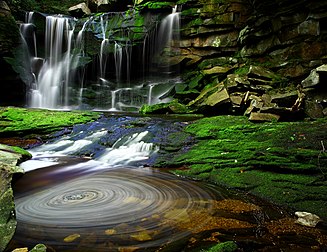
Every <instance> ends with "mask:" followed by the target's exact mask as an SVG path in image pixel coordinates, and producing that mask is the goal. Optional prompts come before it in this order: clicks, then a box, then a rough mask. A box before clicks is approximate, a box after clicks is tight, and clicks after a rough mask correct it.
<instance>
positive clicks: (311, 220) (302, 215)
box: [295, 212, 321, 227]
mask: <svg viewBox="0 0 327 252" xmlns="http://www.w3.org/2000/svg"><path fill="white" fill-rule="evenodd" d="M295 216H296V217H297V218H298V219H297V220H296V221H295V223H297V224H300V225H303V226H307V227H315V226H316V225H317V224H318V222H320V221H321V219H320V217H319V216H318V215H315V214H312V213H308V212H295Z"/></svg>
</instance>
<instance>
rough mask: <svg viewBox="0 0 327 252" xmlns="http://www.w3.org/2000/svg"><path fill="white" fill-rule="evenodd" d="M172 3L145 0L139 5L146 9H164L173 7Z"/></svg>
mask: <svg viewBox="0 0 327 252" xmlns="http://www.w3.org/2000/svg"><path fill="white" fill-rule="evenodd" d="M174 5H175V4H174V3H172V2H154V1H153V2H152V1H151V2H147V3H145V4H143V5H141V6H140V7H143V8H144V7H146V8H148V9H166V8H172V7H174Z"/></svg>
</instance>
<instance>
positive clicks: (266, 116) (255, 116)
mask: <svg viewBox="0 0 327 252" xmlns="http://www.w3.org/2000/svg"><path fill="white" fill-rule="evenodd" d="M279 118H280V116H279V115H275V114H270V113H257V112H252V113H251V114H250V117H249V120H250V121H252V122H267V121H268V122H271V121H278V120H279Z"/></svg>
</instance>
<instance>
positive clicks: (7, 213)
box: [0, 144, 31, 251]
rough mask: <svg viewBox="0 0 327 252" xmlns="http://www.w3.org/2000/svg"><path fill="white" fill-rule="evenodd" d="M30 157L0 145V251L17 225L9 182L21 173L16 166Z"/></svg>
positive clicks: (20, 150)
mask: <svg viewBox="0 0 327 252" xmlns="http://www.w3.org/2000/svg"><path fill="white" fill-rule="evenodd" d="M30 157H31V155H30V154H29V153H27V152H26V151H24V150H22V149H19V148H17V147H9V146H6V145H2V144H0V185H1V186H0V206H1V208H0V237H1V238H0V251H4V249H5V248H6V246H7V244H8V243H9V242H10V240H11V238H12V236H13V235H14V233H15V229H16V224H17V222H16V218H15V205H14V196H13V191H12V188H11V181H12V178H13V175H14V174H22V173H23V170H22V169H21V168H19V167H18V166H17V165H18V164H19V163H20V162H21V161H22V160H25V159H28V158H30Z"/></svg>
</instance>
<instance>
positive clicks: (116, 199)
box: [8, 115, 318, 251]
mask: <svg viewBox="0 0 327 252" xmlns="http://www.w3.org/2000/svg"><path fill="white" fill-rule="evenodd" d="M188 123H190V122H188V121H186V120H185V118H184V119H183V118H166V119H160V118H148V117H134V116H121V115H120V116H109V117H104V118H102V119H100V120H99V121H97V122H94V123H89V124H86V125H78V126H75V127H74V129H73V130H72V131H71V132H66V131H64V132H61V133H58V134H56V135H54V136H53V139H52V140H51V141H49V142H48V143H46V144H43V145H41V146H38V147H35V148H33V149H30V152H31V153H32V154H33V159H32V160H30V161H27V162H25V163H23V164H22V167H23V168H24V169H25V170H26V171H27V173H26V174H25V175H24V176H22V177H21V178H19V179H18V180H17V181H16V183H15V185H14V191H15V204H16V215H17V221H18V227H17V232H16V234H15V236H14V239H13V241H12V242H11V244H10V247H9V250H8V251H10V249H14V248H17V247H25V246H28V247H29V248H32V247H33V246H34V245H36V244H38V243H43V244H45V245H46V246H47V248H48V251H200V250H201V249H202V248H207V247H210V246H213V245H215V244H217V243H220V242H224V241H234V242H235V243H236V244H237V245H238V246H239V248H240V249H242V250H241V251H257V250H258V251H259V250H262V251H272V250H273V249H277V250H275V251H280V250H279V249H281V248H283V247H285V248H288V247H289V245H288V244H287V243H288V242H290V241H291V242H292V243H294V244H295V247H294V248H296V249H298V248H303V249H309V250H306V251H311V248H312V244H314V241H310V242H307V244H304V245H303V244H302V242H299V241H298V238H297V237H296V235H295V236H294V234H293V236H291V237H293V238H287V239H286V240H284V239H283V238H278V236H279V233H278V232H275V231H273V230H274V229H273V228H275V229H276V228H280V230H283V229H285V225H284V226H283V224H282V222H280V220H284V222H286V221H289V216H288V215H287V213H286V212H284V211H283V210H281V209H279V208H277V207H275V206H273V205H271V204H268V203H266V202H263V201H260V200H258V199H255V198H253V197H251V196H250V195H246V194H244V193H240V192H237V191H232V190H226V189H223V188H219V187H217V186H215V185H210V184H208V183H206V184H205V183H201V182H198V181H191V180H187V179H184V178H180V177H177V176H175V175H172V174H170V173H168V172H167V171H165V170H164V169H161V170H158V169H154V168H151V166H152V164H153V163H154V161H155V159H156V158H157V157H158V156H160V155H161V154H162V153H161V149H162V148H164V146H163V145H164V143H165V141H166V140H167V138H168V137H169V134H171V133H176V132H178V131H180V130H181V129H182V128H183V127H184V126H185V125H187V124H188ZM187 141H188V142H187V143H188V144H190V143H192V141H193V140H192V139H191V138H190V139H188V140H187ZM186 145H187V144H186ZM183 148H185V146H184V147H183ZM183 148H182V149H183ZM182 149H181V150H180V151H183V150H182ZM272 223H275V224H272ZM288 228H290V227H288ZM298 244H299V245H298ZM267 249H268V250H267ZM269 249H272V250H269ZM290 251H293V250H290ZM294 251H298V250H294ZM312 251H316V250H312ZM317 251H318V250H317Z"/></svg>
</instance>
